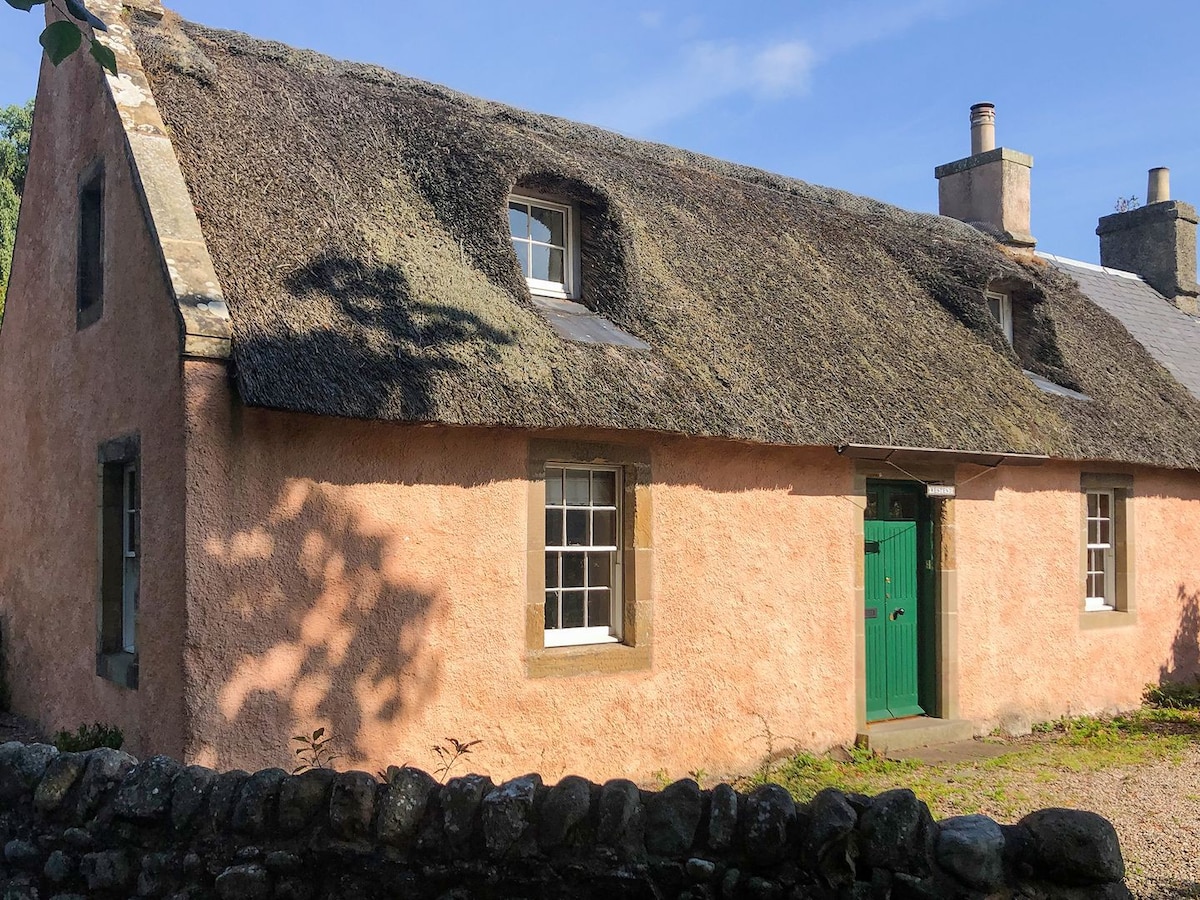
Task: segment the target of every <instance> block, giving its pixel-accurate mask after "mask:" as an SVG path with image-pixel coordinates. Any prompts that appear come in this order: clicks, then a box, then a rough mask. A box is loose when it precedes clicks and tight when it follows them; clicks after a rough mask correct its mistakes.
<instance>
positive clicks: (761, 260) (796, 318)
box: [131, 11, 1200, 469]
mask: <svg viewBox="0 0 1200 900" xmlns="http://www.w3.org/2000/svg"><path fill="white" fill-rule="evenodd" d="M131 28H132V30H133V34H134V41H135V43H136V47H137V51H138V53H139V54H140V55H141V57H142V60H143V64H144V67H145V70H146V73H147V77H148V79H149V81H150V85H151V87H152V88H153V91H154V95H155V99H156V102H157V104H158V107H159V109H160V111H161V113H162V116H163V119H164V121H165V122H166V124H167V126H168V129H169V133H170V134H171V139H172V144H173V146H174V148H175V152H176V154H177V156H178V158H179V162H180V166H181V168H182V171H183V174H184V178H185V180H186V182H187V185H188V189H189V190H190V192H191V194H192V198H193V201H194V204H195V207H196V211H197V215H198V217H199V221H200V225H201V229H202V231H203V233H204V238H205V242H206V243H207V245H208V247H209V251H210V253H211V255H212V258H213V263H214V267H215V269H216V272H217V274H218V276H219V278H220V282H221V286H222V289H223V291H224V294H225V296H226V298H227V299H228V302H229V309H230V316H231V319H232V325H233V340H232V352H233V359H234V362H235V372H236V377H237V385H238V390H239V392H240V395H241V397H242V399H243V401H244V402H246V403H247V404H250V405H254V406H261V407H268V408H275V409H284V410H294V411H299V412H306V413H315V414H321V415H331V416H345V417H354V418H368V419H383V420H393V421H407V422H436V423H443V424H450V425H473V426H489V427H493V426H499V427H516V428H525V429H544V428H563V427H584V428H598V429H628V430H646V431H658V432H669V433H679V434H686V435H700V436H714V437H722V438H731V439H737V440H745V441H753V442H761V443H772V444H784V445H809V446H813V445H816V446H820V445H824V446H830V445H841V444H867V445H887V446H901V445H903V446H910V447H927V448H939V449H949V450H958V451H966V452H988V453H997V452H999V453H1030V454H1043V455H1048V456H1054V457H1058V458H1065V459H1087V460H1114V461H1123V462H1132V463H1147V464H1152V465H1162V466H1174V467H1183V468H1191V469H1200V403H1198V402H1197V401H1196V400H1195V399H1194V398H1193V397H1192V396H1191V395H1190V394H1189V393H1188V392H1187V390H1186V389H1184V388H1183V387H1182V386H1181V385H1180V384H1179V383H1178V382H1177V381H1175V380H1174V379H1173V378H1172V377H1171V376H1170V374H1169V373H1168V372H1167V371H1166V370H1165V369H1163V368H1162V367H1161V366H1159V365H1158V364H1157V363H1156V362H1155V361H1154V360H1153V358H1152V357H1151V356H1150V355H1149V354H1148V353H1147V352H1146V350H1145V349H1144V348H1143V347H1142V346H1141V345H1140V344H1138V343H1137V342H1136V341H1134V340H1133V339H1132V338H1131V337H1130V336H1129V334H1128V333H1127V332H1126V331H1125V329H1124V328H1123V327H1121V325H1120V323H1119V322H1117V321H1116V320H1115V319H1114V318H1113V317H1112V316H1110V315H1109V314H1108V313H1106V312H1104V311H1103V310H1101V309H1100V308H1099V307H1097V306H1096V305H1095V304H1092V303H1090V302H1089V301H1088V300H1087V299H1086V298H1085V297H1084V296H1083V295H1082V294H1081V293H1080V292H1079V290H1078V289H1077V288H1076V287H1075V286H1074V285H1073V284H1072V283H1071V281H1070V280H1069V279H1068V278H1067V277H1065V276H1064V275H1063V273H1062V272H1060V271H1059V270H1058V269H1057V268H1055V267H1054V266H1051V265H1049V264H1048V263H1046V262H1045V261H1043V260H1038V259H1036V258H1033V257H1028V256H1025V257H1017V256H1014V255H1011V254H1009V253H1008V252H1006V251H1005V249H1004V248H1002V247H1000V246H999V245H997V244H996V242H995V241H994V240H993V239H992V238H990V237H988V236H986V235H984V234H981V233H980V232H979V231H977V230H975V229H974V228H971V227H970V226H968V225H965V224H964V223H961V222H957V221H954V220H951V219H946V218H942V217H938V216H930V215H923V214H917V213H912V212H908V211H905V210H902V209H898V208H896V207H892V206H888V205H886V204H883V203H880V202H878V201H875V200H870V199H868V198H864V197H858V196H855V195H852V194H849V193H846V192H844V191H838V190H832V189H828V188H822V187H818V186H815V185H811V184H807V183H805V182H803V181H798V180H796V179H791V178H785V177H782V176H779V175H774V174H771V173H769V172H764V171H761V170H757V169H752V168H748V167H745V166H738V165H734V164H731V163H728V162H723V161H721V160H716V159H712V158H709V157H704V156H701V155H699V154H695V153H689V152H688V151H685V150H680V149H676V148H673V147H667V146H664V145H661V144H652V143H647V142H643V141H635V140H631V139H629V138H625V137H623V136H621V135H618V134H614V133H612V132H608V131H604V130H601V129H598V128H594V127H591V126H588V125H583V124H579V123H576V122H569V121H567V120H564V119H560V118H556V117H552V116H545V115H538V114H535V113H530V112H525V111H522V110H518V109H514V108H512V107H508V106H504V105H502V104H499V103H492V102H488V101H484V100H480V99H478V98H473V97H469V96H466V95H463V94H460V93H457V92H455V91H451V90H448V89H446V88H443V87H440V86H438V85H433V84H429V83H426V82H422V81H418V80H415V79H412V78H406V77H404V76H402V75H398V74H396V73H393V72H388V71H386V70H383V69H380V68H378V67H374V66H366V65H359V64H354V63H344V62H338V61H336V60H332V59H329V58H328V57H325V56H321V55H319V54H315V53H310V52H306V51H301V50H296V49H294V48H291V47H287V46H285V45H282V44H277V43H271V42H266V41H260V40H256V39H254V38H250V37H247V36H245V35H241V34H236V33H233V32H228V31H218V30H213V29H208V28H205V27H203V26H199V25H194V24H191V23H187V22H183V21H181V20H179V19H178V17H176V16H173V15H168V16H167V17H165V18H164V19H163V20H162V21H161V22H160V21H158V20H157V19H156V18H154V17H153V16H149V15H145V14H142V13H139V12H136V11H135V12H134V13H133V15H132V19H131ZM813 139H814V140H819V139H820V138H819V136H814V138H813ZM515 189H517V190H521V191H524V190H529V191H533V192H538V193H542V194H551V195H553V196H556V197H560V198H562V199H564V200H569V201H572V202H574V203H575V204H577V205H578V209H579V212H580V217H581V219H582V220H583V221H582V247H583V252H582V257H583V258H582V276H583V277H582V296H581V297H580V304H581V305H582V306H583V307H585V308H586V309H587V310H588V311H589V314H590V315H577V314H576V312H575V311H572V310H567V309H564V310H556V311H552V314H551V315H549V316H548V315H547V310H545V309H544V308H542V306H539V305H538V303H536V302H535V301H534V299H533V298H532V297H530V295H529V291H528V289H527V287H526V284H525V281H524V278H523V277H522V275H521V271H520V269H519V267H518V265H517V260H516V257H515V255H514V254H513V252H512V247H511V241H510V236H509V229H508V222H507V215H506V207H507V197H508V195H509V194H510V193H512V192H514V190H515ZM996 284H1001V285H1004V286H1005V289H1007V290H1010V291H1011V292H1012V293H1013V295H1014V296H1015V297H1020V298H1021V300H1022V308H1023V309H1024V310H1026V311H1027V312H1028V316H1029V319H1028V322H1027V328H1026V329H1025V330H1024V332H1023V333H1024V335H1025V338H1024V340H1025V343H1024V345H1023V346H1022V347H1020V348H1018V350H1017V351H1014V348H1013V347H1011V346H1009V344H1008V342H1007V341H1006V340H1005V338H1004V336H1003V334H1002V333H1001V331H1000V329H999V326H998V325H997V323H996V322H995V320H993V319H992V318H991V316H990V315H989V313H988V310H987V306H986V304H985V302H984V291H985V289H987V288H988V286H989V285H996ZM593 316H594V317H595V318H592V317H593ZM601 319H603V320H607V322H610V323H612V325H613V326H614V328H615V329H616V330H618V331H619V333H623V334H624V335H628V336H630V337H631V338H632V339H635V340H636V345H635V346H630V345H629V344H630V343H634V342H625V344H621V343H619V342H616V341H613V340H610V339H609V338H611V337H612V334H611V333H610V334H608V335H607V336H605V335H602V334H590V333H589V334H588V335H584V334H581V333H579V332H580V331H581V330H583V329H585V328H586V329H590V328H591V327H592V326H593V325H594V324H596V322H598V321H599V320H601ZM589 337H591V338H592V339H591V340H588V338H589ZM601 338H602V339H601ZM598 339H599V340H598ZM1018 352H1019V353H1020V356H1018ZM1023 369H1027V370H1030V371H1032V372H1034V373H1035V374H1036V375H1038V376H1040V377H1042V378H1044V379H1047V380H1049V381H1052V382H1054V383H1055V384H1058V385H1062V386H1065V387H1068V388H1071V389H1072V390H1075V391H1077V392H1079V393H1081V394H1084V395H1086V396H1087V397H1089V398H1091V399H1090V400H1080V399H1077V398H1075V397H1072V396H1063V395H1061V394H1056V393H1048V392H1046V391H1044V390H1042V389H1040V388H1039V387H1038V386H1037V385H1036V384H1035V383H1034V382H1033V381H1031V380H1030V379H1029V378H1027V377H1025V375H1024V374H1023V372H1022V370H1023Z"/></svg>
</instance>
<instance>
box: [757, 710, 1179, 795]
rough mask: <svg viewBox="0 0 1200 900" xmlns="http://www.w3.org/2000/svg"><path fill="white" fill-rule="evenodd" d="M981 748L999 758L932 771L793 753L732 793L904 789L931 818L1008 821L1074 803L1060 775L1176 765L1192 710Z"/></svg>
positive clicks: (1070, 725) (853, 755) (1133, 716)
mask: <svg viewBox="0 0 1200 900" xmlns="http://www.w3.org/2000/svg"><path fill="white" fill-rule="evenodd" d="M988 743H989V744H992V745H994V746H995V749H997V750H1000V751H1001V752H1000V753H999V755H996V756H993V757H991V758H988V759H979V760H972V761H969V762H959V763H951V764H940V765H937V764H935V765H930V764H926V763H923V762H919V761H917V760H892V759H886V758H884V757H882V756H879V755H876V754H873V753H870V752H869V751H866V750H862V749H858V748H855V749H853V750H849V751H844V750H842V751H836V752H835V753H831V754H821V755H818V754H812V753H800V754H797V755H795V756H792V757H789V758H787V759H785V760H783V761H781V762H779V763H777V764H774V765H771V766H769V767H764V768H763V769H762V770H760V771H759V772H757V773H755V775H753V776H751V777H749V778H746V779H744V780H743V783H742V784H741V785H740V787H742V788H743V789H749V788H752V787H754V786H755V785H757V784H762V783H763V782H766V781H773V782H776V783H777V784H780V785H782V786H783V787H785V788H786V789H787V790H788V791H789V792H790V793H791V794H792V796H793V797H795V798H796V800H797V801H799V802H805V801H808V800H810V799H811V798H812V797H813V796H814V795H815V794H816V793H817V792H818V791H820V790H822V789H824V788H827V787H833V788H837V789H839V790H842V791H846V792H849V793H861V794H878V793H880V792H882V791H886V790H890V789H892V788H898V787H907V788H911V789H912V790H913V791H914V792H915V793H916V794H917V796H919V797H920V798H921V799H922V800H924V801H925V802H926V803H928V804H929V806H930V808H931V809H932V811H933V813H934V815H935V816H938V817H939V818H941V817H945V816H951V815H965V814H968V813H984V814H986V815H990V816H994V817H997V818H1001V819H1009V818H1013V817H1016V816H1019V815H1020V814H1021V813H1022V811H1024V810H1028V809H1030V808H1034V807H1037V806H1052V805H1063V804H1067V805H1070V804H1078V803H1080V802H1081V798H1074V797H1070V796H1067V795H1066V794H1065V793H1064V789H1063V787H1062V786H1061V785H1060V784H1059V782H1060V781H1061V778H1062V776H1063V775H1064V774H1065V773H1078V772H1093V771H1096V772H1098V771H1102V770H1104V771H1108V770H1111V769H1113V768H1120V767H1128V766H1137V765H1145V764H1149V763H1155V762H1160V761H1163V760H1169V761H1172V762H1176V763H1178V762H1179V761H1181V760H1182V759H1183V754H1184V752H1185V750H1186V749H1187V748H1188V747H1189V746H1192V745H1195V744H1198V743H1200V709H1182V708H1177V707H1167V708H1151V707H1147V708H1144V709H1141V710H1138V711H1136V712H1133V713H1130V714H1128V715H1122V716H1111V717H1110V716H1084V717H1080V718H1074V719H1065V718H1064V719H1059V720H1058V721H1055V722H1049V723H1045V724H1043V725H1040V726H1039V727H1037V728H1036V729H1035V731H1034V734H1032V735H1029V736H1027V737H1023V738H989V739H988ZM1083 799H1085V798H1083Z"/></svg>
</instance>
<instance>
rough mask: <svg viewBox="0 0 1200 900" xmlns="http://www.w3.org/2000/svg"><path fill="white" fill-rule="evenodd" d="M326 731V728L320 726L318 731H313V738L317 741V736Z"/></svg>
mask: <svg viewBox="0 0 1200 900" xmlns="http://www.w3.org/2000/svg"><path fill="white" fill-rule="evenodd" d="M324 733H325V729H324V728H318V729H317V730H316V731H314V732H313V740H314V741H315V740H316V739H317V738H319V737H320V736H321V735H323V734H324Z"/></svg>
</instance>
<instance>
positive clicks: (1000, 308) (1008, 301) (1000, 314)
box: [985, 291, 1013, 344]
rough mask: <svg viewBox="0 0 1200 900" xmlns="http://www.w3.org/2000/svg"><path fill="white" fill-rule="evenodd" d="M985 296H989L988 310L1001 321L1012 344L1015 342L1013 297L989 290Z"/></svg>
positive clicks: (1005, 334)
mask: <svg viewBox="0 0 1200 900" xmlns="http://www.w3.org/2000/svg"><path fill="white" fill-rule="evenodd" d="M985 296H986V297H987V305H988V312H990V313H991V314H992V318H993V319H995V320H996V321H997V322H998V323H999V325H1000V330H1001V331H1003V332H1004V337H1005V339H1006V340H1007V341H1008V342H1009V344H1011V343H1012V342H1013V314H1012V298H1011V297H1010V296H1009V295H1008V294H1001V293H999V292H997V291H988V292H987V294H986V295H985Z"/></svg>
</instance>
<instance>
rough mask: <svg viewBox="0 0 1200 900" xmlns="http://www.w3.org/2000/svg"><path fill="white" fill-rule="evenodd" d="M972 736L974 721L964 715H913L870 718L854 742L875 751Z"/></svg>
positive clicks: (929, 745) (944, 742) (892, 749)
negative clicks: (906, 717) (895, 717)
mask: <svg viewBox="0 0 1200 900" xmlns="http://www.w3.org/2000/svg"><path fill="white" fill-rule="evenodd" d="M974 736H975V725H974V723H973V722H969V721H967V720H966V719H934V718H932V717H930V716H913V717H912V718H909V719H891V720H889V721H886V722H872V723H871V724H870V725H868V726H867V728H866V730H865V731H860V732H859V733H858V736H857V738H856V739H855V743H856V744H858V746H860V747H866V748H867V749H868V750H873V751H875V752H876V753H893V752H896V751H899V750H913V749H915V748H917V747H935V746H939V745H941V744H955V743H958V742H959V741H969V740H970V739H971V738H973V737H974Z"/></svg>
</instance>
